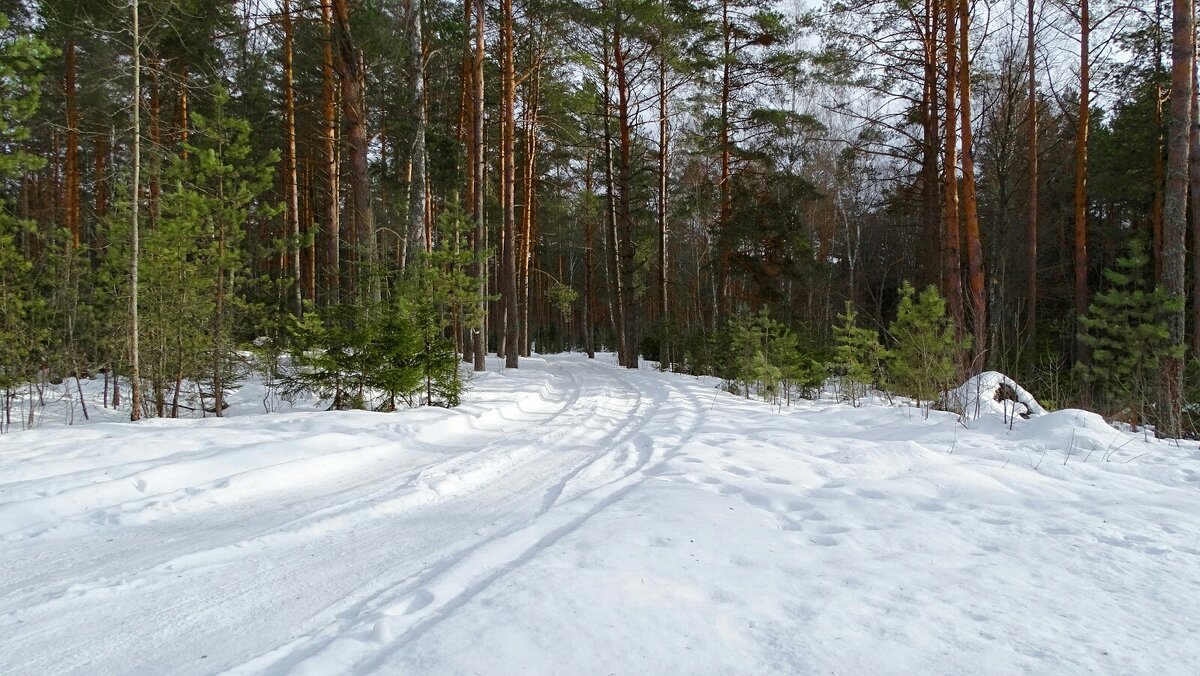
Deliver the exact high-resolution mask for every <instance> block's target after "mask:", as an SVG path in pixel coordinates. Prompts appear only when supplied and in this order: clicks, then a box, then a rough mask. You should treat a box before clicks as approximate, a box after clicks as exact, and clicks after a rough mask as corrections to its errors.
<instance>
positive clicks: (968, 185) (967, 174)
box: [958, 0, 988, 375]
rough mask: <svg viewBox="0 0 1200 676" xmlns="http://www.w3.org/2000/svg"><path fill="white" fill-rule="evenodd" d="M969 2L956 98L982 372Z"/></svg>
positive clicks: (961, 6)
mask: <svg viewBox="0 0 1200 676" xmlns="http://www.w3.org/2000/svg"><path fill="white" fill-rule="evenodd" d="M970 12H971V8H970V4H969V2H968V0H959V3H958V19H959V47H960V51H959V64H958V72H959V88H958V92H959V97H960V99H961V100H962V106H961V110H962V167H963V194H962V202H963V230H964V234H965V235H966V239H967V273H968V275H967V279H968V282H969V288H970V291H971V327H972V330H971V335H972V336H973V338H974V341H973V345H972V355H973V356H972V359H971V370H970V372H971V374H972V375H975V374H978V373H980V372H981V371H983V368H984V366H985V362H986V359H987V339H988V334H987V297H986V295H985V289H984V274H983V243H982V242H980V239H979V209H978V205H977V204H976V201H975V158H974V147H973V145H972V136H971V46H970V36H971V31H970V26H971V17H970Z"/></svg>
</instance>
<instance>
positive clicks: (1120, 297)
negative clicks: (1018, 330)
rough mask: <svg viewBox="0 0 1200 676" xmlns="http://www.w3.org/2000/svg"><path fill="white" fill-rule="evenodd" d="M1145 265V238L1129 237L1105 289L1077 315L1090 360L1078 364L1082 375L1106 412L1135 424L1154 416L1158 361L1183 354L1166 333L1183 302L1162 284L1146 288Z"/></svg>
mask: <svg viewBox="0 0 1200 676" xmlns="http://www.w3.org/2000/svg"><path fill="white" fill-rule="evenodd" d="M1148 264H1149V257H1148V256H1147V254H1146V245H1145V242H1144V241H1143V240H1142V239H1140V238H1136V237H1135V238H1133V239H1131V240H1130V241H1129V245H1128V248H1127V250H1126V254H1125V256H1122V257H1121V258H1118V259H1117V262H1116V266H1115V267H1114V268H1110V269H1108V270H1105V271H1104V279H1105V281H1106V282H1107V284H1108V289H1107V290H1105V291H1104V292H1103V293H1099V294H1096V296H1095V297H1094V298H1093V302H1092V304H1091V305H1090V306H1088V314H1087V316H1086V317H1083V318H1082V319H1081V321H1082V323H1083V325H1084V327H1086V328H1087V333H1086V335H1084V336H1083V340H1084V342H1086V343H1087V345H1088V346H1089V347H1090V348H1091V350H1092V363H1091V365H1090V366H1087V367H1084V366H1082V365H1080V366H1079V371H1080V375H1081V376H1082V377H1083V378H1086V379H1087V381H1088V382H1090V383H1091V384H1092V386H1093V388H1094V392H1093V394H1094V396H1096V397H1097V403H1100V404H1101V405H1102V407H1103V409H1104V410H1105V412H1107V413H1114V414H1120V415H1121V416H1122V417H1123V418H1126V419H1127V420H1129V421H1130V422H1133V423H1135V424H1137V423H1141V422H1144V421H1146V420H1148V419H1152V417H1151V416H1152V411H1151V406H1152V404H1153V402H1154V398H1155V396H1157V389H1156V388H1157V386H1158V370H1159V365H1160V364H1161V362H1162V360H1163V359H1164V358H1165V357H1167V356H1171V355H1174V356H1179V357H1182V356H1183V352H1184V348H1183V346H1178V347H1175V348H1172V347H1171V346H1170V340H1169V334H1168V331H1167V316H1168V315H1169V314H1171V313H1174V312H1183V301H1182V300H1181V299H1178V298H1172V297H1171V296H1170V295H1169V294H1168V293H1167V292H1166V291H1164V290H1163V289H1162V288H1161V287H1156V288H1154V289H1153V290H1149V291H1148V290H1147V287H1148V284H1147V282H1146V277H1147V273H1146V267H1147V265H1148Z"/></svg>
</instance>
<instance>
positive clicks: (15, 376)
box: [0, 14, 49, 408]
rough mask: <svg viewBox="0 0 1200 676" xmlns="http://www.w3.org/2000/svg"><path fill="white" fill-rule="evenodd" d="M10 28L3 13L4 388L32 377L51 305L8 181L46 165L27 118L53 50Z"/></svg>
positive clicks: (0, 248)
mask: <svg viewBox="0 0 1200 676" xmlns="http://www.w3.org/2000/svg"><path fill="white" fill-rule="evenodd" d="M8 28H9V23H8V19H7V17H5V16H4V15H3V14H0V388H2V389H4V390H5V392H7V391H8V390H10V389H11V388H12V387H14V386H16V385H18V384H19V383H21V382H24V381H26V380H31V379H32V377H33V375H34V372H35V371H36V369H37V365H38V361H39V349H38V348H39V347H40V346H42V345H43V344H44V343H45V342H46V338H47V332H46V329H45V326H44V324H43V323H42V322H40V321H38V317H39V316H40V315H42V314H43V313H44V310H45V306H46V304H45V302H44V301H43V299H42V298H41V296H40V295H38V294H37V293H35V284H36V278H35V276H34V275H33V271H34V265H33V262H32V261H30V260H28V259H27V258H26V257H25V256H23V255H22V252H21V249H20V247H19V246H18V243H19V241H20V240H21V239H22V238H23V237H25V236H26V235H27V234H28V233H29V232H30V230H31V227H32V224H31V223H29V222H27V221H24V220H22V219H19V218H17V217H16V216H15V215H14V214H13V213H11V212H10V208H11V204H10V203H9V201H8V200H7V199H5V198H6V196H7V195H6V193H5V190H4V184H6V183H7V182H8V180H9V178H10V177H12V176H15V175H17V174H19V172H21V171H23V170H26V169H30V168H34V167H37V166H40V165H41V164H42V162H41V160H40V159H39V158H37V157H35V156H33V155H31V154H29V153H28V152H25V151H24V149H23V148H22V144H23V142H24V141H26V140H27V139H28V138H29V128H28V126H27V122H28V121H29V119H30V118H31V117H32V116H33V114H34V113H35V112H36V111H37V107H38V99H39V93H40V89H39V83H40V80H41V77H40V75H39V71H38V67H39V64H40V63H41V61H42V60H43V59H45V58H46V57H47V56H48V55H49V50H48V49H47V48H46V46H45V45H43V44H42V43H41V42H40V41H38V40H36V39H33V38H29V37H20V36H12V35H10V34H9V32H8ZM4 408H7V400H6V402H5V406H4Z"/></svg>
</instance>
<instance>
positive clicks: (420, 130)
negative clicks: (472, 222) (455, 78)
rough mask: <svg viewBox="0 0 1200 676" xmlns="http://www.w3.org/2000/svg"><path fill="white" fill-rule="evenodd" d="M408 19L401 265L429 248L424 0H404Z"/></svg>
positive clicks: (416, 258)
mask: <svg viewBox="0 0 1200 676" xmlns="http://www.w3.org/2000/svg"><path fill="white" fill-rule="evenodd" d="M404 9H405V13H406V14H407V19H408V68H409V72H410V74H411V75H412V83H411V85H410V86H409V99H408V105H409V114H410V115H411V116H412V119H413V143H412V152H411V155H410V157H411V171H412V181H411V182H410V184H409V191H408V241H407V243H406V245H405V251H406V254H405V256H404V259H403V260H402V261H401V262H400V265H401V267H402V268H403V267H404V266H406V265H408V264H410V263H412V262H414V261H416V260H418V257H419V256H420V254H421V253H422V252H424V251H425V248H426V243H427V240H426V237H425V218H426V215H425V206H426V204H425V202H426V192H427V188H426V185H425V179H426V177H425V55H424V53H423V49H424V40H423V37H422V33H421V0H405V5H404Z"/></svg>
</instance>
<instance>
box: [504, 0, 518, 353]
mask: <svg viewBox="0 0 1200 676" xmlns="http://www.w3.org/2000/svg"><path fill="white" fill-rule="evenodd" d="M500 16H501V22H502V23H501V26H500V57H501V58H500V78H501V79H500V116H501V119H500V169H501V176H500V185H501V193H500V206H501V210H502V211H503V213H504V225H503V240H504V253H503V256H502V258H501V261H500V284H501V294H502V295H503V296H504V367H505V368H510V369H515V368H517V367H518V358H519V356H520V351H521V348H520V346H519V344H518V335H517V334H518V329H519V327H518V321H519V320H518V316H517V309H518V304H517V265H516V264H517V260H516V259H517V251H516V246H515V242H514V239H515V234H516V233H515V230H516V212H515V204H514V202H515V197H516V175H515V169H516V167H515V164H516V157H515V156H514V141H515V138H514V137H515V136H516V120H515V119H514V116H515V114H516V111H515V106H514V103H515V91H514V90H515V88H516V77H515V73H514V69H515V64H514V63H513V57H514V54H513V3H512V0H500Z"/></svg>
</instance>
